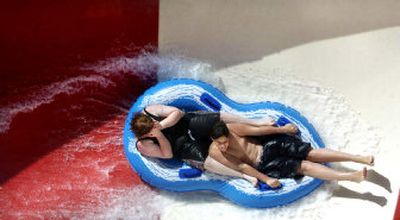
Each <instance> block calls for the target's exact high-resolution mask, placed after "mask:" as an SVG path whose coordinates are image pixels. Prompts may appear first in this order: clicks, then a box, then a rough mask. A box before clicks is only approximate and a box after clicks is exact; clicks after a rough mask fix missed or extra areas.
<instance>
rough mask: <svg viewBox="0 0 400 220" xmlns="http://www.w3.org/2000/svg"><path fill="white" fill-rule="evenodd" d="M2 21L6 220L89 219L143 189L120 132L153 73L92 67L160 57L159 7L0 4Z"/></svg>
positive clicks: (2, 205) (0, 197) (0, 124)
mask: <svg viewBox="0 0 400 220" xmlns="http://www.w3.org/2000/svg"><path fill="white" fill-rule="evenodd" d="M0 13H1V14H2V15H3V17H2V19H1V20H0V24H1V34H0V45H1V46H0V47H1V50H0V57H1V62H0V70H1V80H0V119H1V120H0V155H1V156H0V183H1V186H0V218H1V219H10V218H45V219H46V218H71V217H84V216H86V215H88V214H89V215H90V214H93V213H96V212H97V211H98V208H99V207H101V206H107V204H108V203H109V201H110V200H111V199H112V198H113V197H118V195H119V194H121V193H123V191H124V189H127V188H132V187H134V186H136V185H140V184H142V182H141V180H140V179H139V178H138V176H137V175H136V174H135V173H134V172H132V170H131V168H130V167H129V164H128V162H127V161H126V159H125V156H124V154H123V149H122V141H121V135H122V134H121V128H122V127H123V124H124V119H125V117H126V111H127V109H128V107H129V106H130V104H131V103H132V102H133V101H134V100H135V98H136V97H137V96H138V95H139V94H141V93H142V91H143V90H144V89H145V88H146V87H148V86H149V85H151V84H153V83H154V81H155V78H154V75H155V73H154V72H153V73H143V72H133V71H129V70H128V71H127V72H102V73H99V72H96V71H92V70H89V69H88V68H85V66H87V65H90V64H93V63H96V62H98V61H99V60H104V59H107V58H110V57H115V56H135V55H136V54H138V52H140V51H141V50H142V49H143V48H145V47H148V46H149V45H150V46H151V47H153V49H155V47H156V46H157V34H158V1H153V0H147V1H127V0H126V1H125V0H122V1H95V0H84V1H56V2H54V1H49V0H39V1H30V2H26V1H23V2H18V1H2V3H0ZM144 74H147V76H149V75H150V76H151V77H150V78H149V77H147V78H146V79H144V77H142V75H144Z"/></svg>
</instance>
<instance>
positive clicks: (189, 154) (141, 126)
mask: <svg viewBox="0 0 400 220" xmlns="http://www.w3.org/2000/svg"><path fill="white" fill-rule="evenodd" d="M220 120H222V121H224V122H227V123H231V122H236V123H243V124H248V125H251V126H254V127H257V126H264V125H271V124H273V123H274V122H273V121H271V120H270V119H264V120H258V121H256V120H251V119H246V118H242V117H239V116H236V115H233V114H230V113H225V112H205V111H195V112H186V113H185V112H183V111H181V110H180V109H178V108H176V107H173V106H166V105H150V106H147V107H146V108H144V109H143V111H142V112H140V113H137V114H136V115H135V116H134V117H133V119H132V121H131V124H130V125H131V130H132V131H133V133H135V135H136V137H137V142H136V146H137V149H138V151H139V152H140V153H141V154H142V155H145V156H149V157H155V158H164V159H168V158H172V157H174V158H176V159H180V160H184V161H185V162H187V163H188V164H190V165H192V166H194V167H197V168H200V169H203V164H204V161H205V159H206V157H207V155H208V148H209V146H210V144H211V139H210V134H211V129H212V125H213V124H215V123H216V122H218V121H220Z"/></svg>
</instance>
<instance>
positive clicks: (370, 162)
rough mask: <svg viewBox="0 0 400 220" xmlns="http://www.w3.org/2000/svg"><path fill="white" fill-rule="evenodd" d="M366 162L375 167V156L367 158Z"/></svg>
mask: <svg viewBox="0 0 400 220" xmlns="http://www.w3.org/2000/svg"><path fill="white" fill-rule="evenodd" d="M366 162H367V163H366V164H367V165H370V166H374V165H375V157H374V156H373V155H369V156H367V160H366Z"/></svg>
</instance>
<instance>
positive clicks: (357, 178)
mask: <svg viewBox="0 0 400 220" xmlns="http://www.w3.org/2000/svg"><path fill="white" fill-rule="evenodd" d="M367 176H368V170H367V168H366V167H364V168H363V170H360V171H357V172H354V173H352V174H351V178H350V181H353V182H357V183H359V182H361V181H363V180H365V179H366V178H367Z"/></svg>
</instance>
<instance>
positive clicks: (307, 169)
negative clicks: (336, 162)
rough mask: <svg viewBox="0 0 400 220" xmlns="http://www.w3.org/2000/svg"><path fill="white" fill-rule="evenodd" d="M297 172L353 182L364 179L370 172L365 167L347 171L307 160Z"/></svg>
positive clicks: (320, 177) (324, 178) (326, 178)
mask: <svg viewBox="0 0 400 220" xmlns="http://www.w3.org/2000/svg"><path fill="white" fill-rule="evenodd" d="M297 172H298V173H299V174H302V175H306V176H311V177H315V178H318V179H323V180H348V181H353V182H361V181H363V180H364V179H365V178H366V177H367V174H368V171H367V169H366V168H365V167H364V169H363V170H361V171H356V172H351V173H345V172H339V171H336V170H334V169H331V168H329V167H326V166H324V165H322V164H319V163H314V162H311V161H307V160H303V161H302V162H301V165H300V168H299V170H298V171H297Z"/></svg>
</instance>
